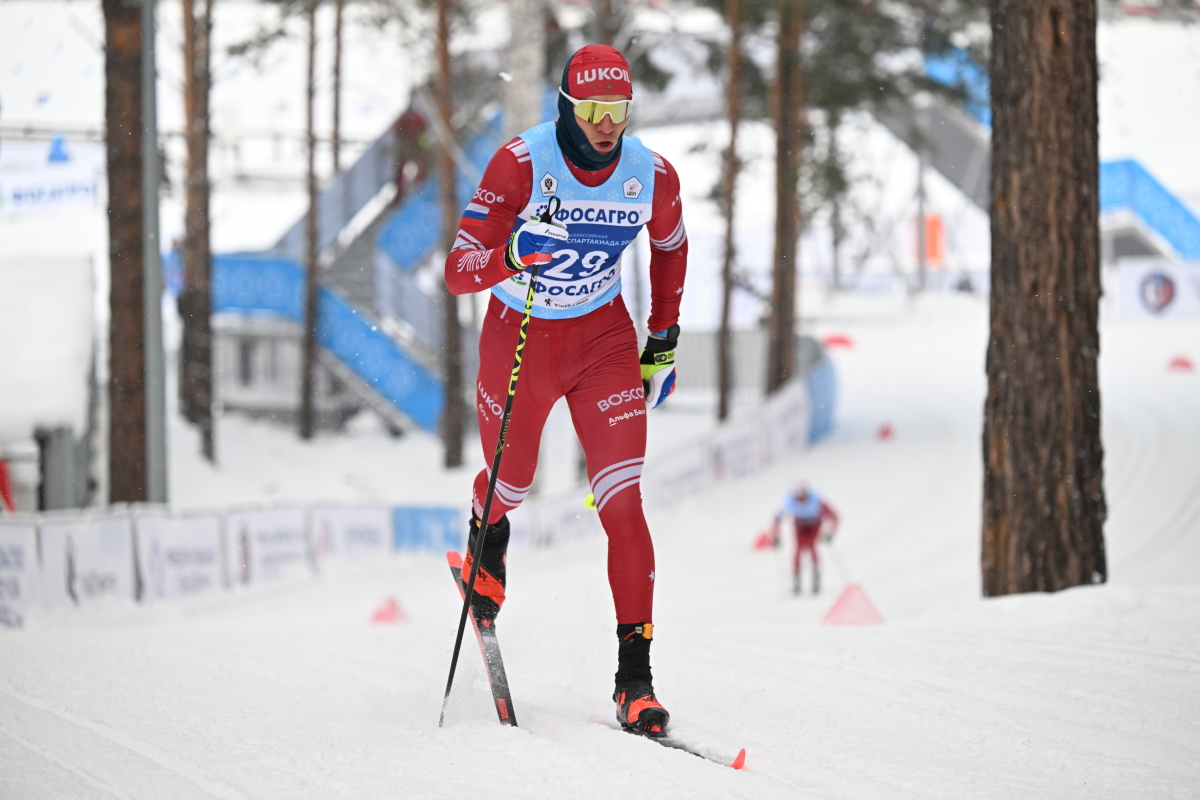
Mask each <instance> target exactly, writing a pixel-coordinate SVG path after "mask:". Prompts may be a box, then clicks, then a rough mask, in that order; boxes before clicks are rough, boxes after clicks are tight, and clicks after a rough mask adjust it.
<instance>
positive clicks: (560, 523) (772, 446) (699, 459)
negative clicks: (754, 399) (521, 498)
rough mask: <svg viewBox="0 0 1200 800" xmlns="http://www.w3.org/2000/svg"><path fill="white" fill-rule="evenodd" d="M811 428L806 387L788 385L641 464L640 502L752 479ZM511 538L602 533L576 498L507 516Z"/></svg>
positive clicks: (533, 540) (668, 501) (666, 500)
mask: <svg viewBox="0 0 1200 800" xmlns="http://www.w3.org/2000/svg"><path fill="white" fill-rule="evenodd" d="M811 425H812V414H811V404H810V401H809V396H808V388H807V384H806V382H804V381H800V380H796V381H792V383H791V384H789V385H788V386H787V387H786V388H785V389H783V390H782V391H780V392H779V393H777V394H776V395H774V396H773V397H772V398H771V399H770V400H769V401H767V403H766V404H765V405H764V406H763V407H762V408H761V409H759V410H758V411H757V412H756V413H755V414H754V415H753V416H752V417H750V418H748V419H743V420H738V421H735V422H732V423H729V424H726V425H722V426H721V427H720V428H718V429H717V430H716V431H715V432H714V433H712V434H710V435H708V436H706V437H704V438H702V439H697V440H695V441H692V442H689V443H688V444H686V445H684V446H683V447H681V448H678V449H676V450H673V451H671V452H669V453H666V454H663V455H654V456H650V457H648V458H647V459H646V470H645V472H644V473H643V474H642V497H643V502H644V505H645V506H646V508H647V509H650V510H658V509H663V508H669V507H671V506H673V505H675V504H676V503H677V502H679V501H680V500H682V499H683V498H685V497H688V496H690V495H695V494H698V493H700V492H703V491H704V490H705V489H707V488H708V487H710V486H712V485H713V484H714V483H717V482H718V481H727V480H735V479H737V478H742V477H745V476H747V475H752V474H754V473H755V472H757V471H758V470H760V469H763V468H764V467H767V466H769V465H770V464H773V463H775V462H776V461H778V460H779V459H781V458H784V457H786V456H789V455H792V454H794V453H798V452H800V451H801V450H803V449H804V448H805V447H806V446H807V445H808V441H809V431H810V430H811ZM510 519H511V520H512V526H513V535H514V536H516V537H518V538H519V539H521V540H524V541H527V542H528V543H529V544H532V545H535V546H544V545H549V544H554V543H556V542H560V541H564V540H566V539H572V538H578V537H581V536H586V535H590V534H593V533H603V532H604V529H603V527H602V526H601V524H600V518H599V515H598V514H597V513H596V512H595V511H592V510H590V509H587V508H585V507H584V506H583V503H582V495H580V494H578V493H576V494H575V495H571V494H568V495H564V496H561V497H557V498H551V499H547V500H542V501H538V502H526V503H524V504H523V505H522V506H521V507H520V508H518V509H516V510H515V511H514V512H513V513H512V514H511V515H510Z"/></svg>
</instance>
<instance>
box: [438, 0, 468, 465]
mask: <svg viewBox="0 0 1200 800" xmlns="http://www.w3.org/2000/svg"><path fill="white" fill-rule="evenodd" d="M448 2H449V0H438V3H437V62H438V69H437V76H436V84H435V85H436V89H437V107H438V109H437V113H438V115H439V116H440V117H441V118H442V130H443V134H444V136H445V137H446V138H447V139H448V138H449V137H451V136H453V135H454V126H453V123H452V122H451V117H452V113H451V109H452V108H453V102H452V97H451V91H452V90H453V82H452V80H451V75H450V21H449V19H448V9H447V8H446V6H447V4H448ZM450 145H451V143H450V142H449V141H443V142H442V143H441V146H440V147H439V148H438V181H439V182H440V184H441V190H442V197H441V200H442V243H443V247H444V249H445V250H446V251H447V252H448V251H449V250H450V248H451V247H453V246H454V237H455V235H456V234H457V232H458V220H459V212H460V210H461V209H460V208H459V206H458V198H457V197H456V196H455V191H454V190H455V184H456V183H457V180H456V175H455V171H454V157H453V156H452V155H451V152H450ZM442 292H443V294H442V302H443V306H442V308H443V314H442V317H443V338H444V340H445V341H444V342H443V345H442V346H443V347H444V348H445V352H443V354H442V360H443V363H444V364H445V366H446V373H445V375H444V376H443V377H444V379H445V383H444V386H445V408H444V409H443V410H442V445H443V448H444V463H445V465H446V467H447V468H453V467H460V466H462V463H463V452H462V450H463V422H464V420H463V415H464V413H465V408H464V403H463V378H462V329H461V328H460V327H459V323H458V298H457V297H455V296H454V295H452V294H450V292H449V290H447V289H445V288H444V287H443V289H442Z"/></svg>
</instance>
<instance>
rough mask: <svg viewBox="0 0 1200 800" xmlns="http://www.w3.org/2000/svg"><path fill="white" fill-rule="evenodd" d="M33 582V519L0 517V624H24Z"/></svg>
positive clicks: (35, 566)
mask: <svg viewBox="0 0 1200 800" xmlns="http://www.w3.org/2000/svg"><path fill="white" fill-rule="evenodd" d="M37 582H38V562H37V526H36V525H35V524H34V521H33V519H32V518H18V519H0V626H3V627H6V628H20V627H23V626H24V624H25V615H26V613H28V610H29V606H30V604H31V602H32V600H33V597H34V592H35V591H36V590H37V589H36V587H37Z"/></svg>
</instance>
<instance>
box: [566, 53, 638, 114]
mask: <svg viewBox="0 0 1200 800" xmlns="http://www.w3.org/2000/svg"><path fill="white" fill-rule="evenodd" d="M567 81H568V83H569V86H568V88H567V94H569V95H571V97H574V98H575V99H576V100H580V99H582V98H584V97H595V96H596V95H601V94H621V95H625V96H626V97H628V98H631V99H632V98H633V80H632V79H631V78H630V77H629V62H628V61H626V60H625V56H623V55H621V54H620V53H619V52H618V51H617V50H616V49H614V48H612V47H609V46H608V45H606V44H589V45H588V46H587V47H585V48H583V49H582V50H580V51H579V52H577V53H576V54H575V55H574V56H572V57H571V60H570V61H569V62H568V63H567Z"/></svg>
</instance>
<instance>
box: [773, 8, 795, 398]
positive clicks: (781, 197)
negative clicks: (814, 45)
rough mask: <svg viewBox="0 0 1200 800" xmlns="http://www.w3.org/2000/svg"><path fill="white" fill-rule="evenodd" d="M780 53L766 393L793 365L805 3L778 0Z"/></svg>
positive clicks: (789, 374)
mask: <svg viewBox="0 0 1200 800" xmlns="http://www.w3.org/2000/svg"><path fill="white" fill-rule="evenodd" d="M778 7H779V53H778V59H777V65H776V70H777V74H776V78H775V92H774V98H773V101H774V102H773V105H774V112H775V148H776V150H775V267H774V270H773V275H772V278H773V287H772V290H771V312H770V317H769V319H768V322H767V337H768V338H767V385H766V390H767V393H768V394H770V393H771V392H774V391H776V390H778V389H779V388H780V387H782V386H783V385H784V384H785V383H787V381H788V379H790V378H791V377H792V375H793V373H794V372H795V367H796V294H797V292H796V275H797V271H798V265H797V259H796V257H797V250H798V248H799V244H800V192H799V183H800V156H801V147H802V144H803V139H802V138H801V137H802V131H803V128H802V126H803V119H804V74H803V72H802V71H801V68H800V37H801V35H802V34H803V32H804V8H803V5H802V4H801V3H800V2H799V0H779V3H778Z"/></svg>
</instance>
